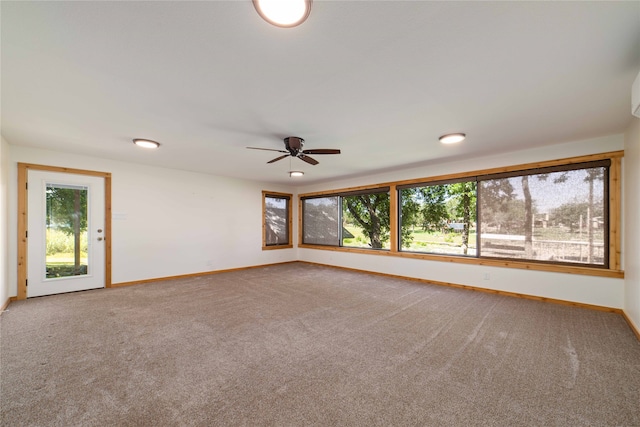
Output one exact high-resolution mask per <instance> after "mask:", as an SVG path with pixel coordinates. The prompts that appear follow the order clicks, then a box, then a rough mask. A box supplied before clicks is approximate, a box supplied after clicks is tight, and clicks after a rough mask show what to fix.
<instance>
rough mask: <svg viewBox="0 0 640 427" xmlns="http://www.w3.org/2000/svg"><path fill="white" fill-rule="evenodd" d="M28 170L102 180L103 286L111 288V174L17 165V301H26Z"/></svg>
mask: <svg viewBox="0 0 640 427" xmlns="http://www.w3.org/2000/svg"><path fill="white" fill-rule="evenodd" d="M29 170H39V171H46V172H61V173H70V174H77V175H89V176H96V177H101V178H104V194H105V205H104V207H105V218H104V221H105V223H104V238H105V266H104V267H105V273H104V276H105V277H104V286H105V288H110V287H111V173H110V172H98V171H92V170H84V169H73V168H65V167H58V166H46V165H37V164H32V163H18V295H17V297H16V299H17V300H24V299H27V237H26V235H27V212H28V206H27V182H28V180H27V177H28V171H29Z"/></svg>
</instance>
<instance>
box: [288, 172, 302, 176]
mask: <svg viewBox="0 0 640 427" xmlns="http://www.w3.org/2000/svg"><path fill="white" fill-rule="evenodd" d="M303 175H304V172H302V171H289V176H290V177H295V176H303Z"/></svg>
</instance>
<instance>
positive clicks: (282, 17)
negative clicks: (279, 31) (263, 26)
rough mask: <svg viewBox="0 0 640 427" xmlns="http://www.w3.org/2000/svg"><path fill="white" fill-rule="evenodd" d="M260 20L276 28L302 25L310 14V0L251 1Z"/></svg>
mask: <svg viewBox="0 0 640 427" xmlns="http://www.w3.org/2000/svg"><path fill="white" fill-rule="evenodd" d="M253 5H254V6H255V8H256V10H257V11H258V14H260V16H262V19H264V20H265V21H267V22H268V23H270V24H273V25H275V26H277V27H284V28H290V27H295V26H296V25H300V24H302V23H303V22H304V21H305V20H306V19H307V17H308V16H309V14H310V13H311V0H253Z"/></svg>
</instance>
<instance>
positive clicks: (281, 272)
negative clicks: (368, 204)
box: [0, 263, 640, 426]
mask: <svg viewBox="0 0 640 427" xmlns="http://www.w3.org/2000/svg"><path fill="white" fill-rule="evenodd" d="M0 328H1V329H0V331H1V335H0V338H1V341H0V346H1V347H0V357H1V360H0V365H1V371H0V374H1V378H0V393H1V394H0V399H1V404H0V405H1V407H0V408H1V418H0V422H1V424H2V425H3V426H24V425H38V426H80V425H83V426H84V425H86V426H102V425H104V426H115V425H117V426H173V425H185V426H226V425H247V426H255V425H278V426H309V425H313V426H329V425H332V426H333V425H343V426H376V425H379V426H382V425H384V426H405V425H409V426H418V425H420V426H425V425H433V426H468V425H483V426H484V425H486V426H492V425H495V426H516V425H517V426H529V425H531V426H548V425H553V426H587V425H589V426H614V425H621V426H638V425H640V344H639V342H638V341H637V340H636V338H635V336H634V335H633V333H632V332H631V330H630V329H629V327H628V326H627V324H626V323H625V322H624V320H623V319H622V317H621V316H620V315H617V314H612V313H605V312H598V311H591V310H587V309H580V308H573V307H567V306H562V305H555V304H547V303H541V302H536V301H529V300H523V299H517V298H512V297H505V296H499V295H493V294H486V293H481V292H472V291H467V290H461V289H454V288H447V287H441V286H431V285H425V284H420V283H416V282H412V281H404V280H400V279H390V278H385V277H380V276H375V275H368V274H364V273H357V272H350V271H344V270H339V269H332V268H326V267H320V266H315V265H309V264H303V263H293V264H285V265H279V266H271V267H264V268H257V269H250V270H243V271H237V272H231V273H222V274H217V275H211V276H206V277H199V278H193V279H188V280H173V281H166V282H158V283H153V284H147V285H138V286H131V287H126V288H115V289H103V290H95V291H86V292H79V293H73V294H66V295H57V296H50V297H42V298H35V299H30V300H27V301H21V302H15V303H12V304H11V305H10V306H9V309H8V311H6V312H5V313H3V314H2V316H0Z"/></svg>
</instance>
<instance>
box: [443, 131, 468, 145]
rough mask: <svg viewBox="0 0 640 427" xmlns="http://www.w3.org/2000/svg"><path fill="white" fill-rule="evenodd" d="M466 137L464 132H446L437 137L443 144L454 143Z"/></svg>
mask: <svg viewBox="0 0 640 427" xmlns="http://www.w3.org/2000/svg"><path fill="white" fill-rule="evenodd" d="M466 137H467V135H465V134H464V133H448V134H446V135H442V136H441V137H440V138H439V139H440V142H442V143H443V144H455V143H457V142H460V141H462V140H464V139H465V138H466Z"/></svg>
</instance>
